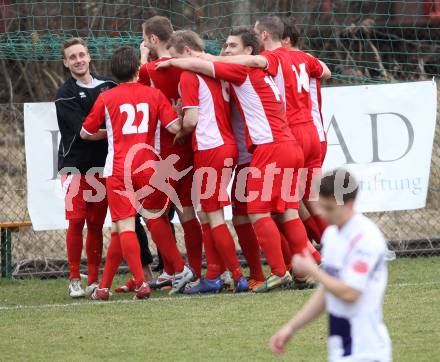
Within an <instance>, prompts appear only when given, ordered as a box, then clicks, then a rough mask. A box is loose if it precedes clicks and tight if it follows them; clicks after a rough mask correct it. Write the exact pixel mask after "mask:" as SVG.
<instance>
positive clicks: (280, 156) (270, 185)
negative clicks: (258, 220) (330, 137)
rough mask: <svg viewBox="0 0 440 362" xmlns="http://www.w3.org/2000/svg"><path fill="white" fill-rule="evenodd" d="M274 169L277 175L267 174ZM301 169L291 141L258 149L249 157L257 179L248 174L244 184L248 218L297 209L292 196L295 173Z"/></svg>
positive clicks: (297, 150) (298, 150)
mask: <svg viewBox="0 0 440 362" xmlns="http://www.w3.org/2000/svg"><path fill="white" fill-rule="evenodd" d="M274 167H276V168H277V169H280V172H279V173H277V172H271V171H270V169H272V170H273V168H274ZM301 167H303V155H302V151H301V148H300V147H299V145H298V144H297V143H296V142H295V141H287V142H281V143H267V144H263V145H258V146H257V147H256V148H255V150H254V153H253V157H252V161H251V163H250V170H251V171H252V170H253V172H257V173H258V171H259V173H260V175H256V174H254V175H252V174H250V173H249V174H248V176H247V182H246V187H247V192H248V195H249V200H248V203H247V212H248V214H257V213H267V212H270V213H283V212H284V211H285V210H286V209H298V207H299V202H298V201H299V200H298V197H295V192H296V183H297V177H298V169H300V168H301ZM265 175H266V177H267V181H266V182H265ZM272 177H273V181H272V182H271V181H270V180H271V178H272Z"/></svg>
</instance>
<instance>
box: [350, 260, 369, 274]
mask: <svg viewBox="0 0 440 362" xmlns="http://www.w3.org/2000/svg"><path fill="white" fill-rule="evenodd" d="M352 269H353V270H354V271H355V272H356V273H359V274H366V273H368V263H367V262H365V261H363V260H357V261H355V262H354V263H353V266H352Z"/></svg>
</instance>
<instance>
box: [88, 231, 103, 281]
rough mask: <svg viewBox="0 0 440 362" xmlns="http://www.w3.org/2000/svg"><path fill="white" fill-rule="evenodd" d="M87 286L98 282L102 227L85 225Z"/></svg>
mask: <svg viewBox="0 0 440 362" xmlns="http://www.w3.org/2000/svg"><path fill="white" fill-rule="evenodd" d="M86 253H87V273H88V285H90V284H92V283H95V282H96V281H97V280H98V273H99V266H100V265H101V259H102V225H97V224H89V223H87V238H86Z"/></svg>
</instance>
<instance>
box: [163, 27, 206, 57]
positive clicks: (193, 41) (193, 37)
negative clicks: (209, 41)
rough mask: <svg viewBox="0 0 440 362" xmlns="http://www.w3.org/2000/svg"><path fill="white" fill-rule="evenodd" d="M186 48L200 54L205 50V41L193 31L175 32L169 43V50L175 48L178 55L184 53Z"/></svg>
mask: <svg viewBox="0 0 440 362" xmlns="http://www.w3.org/2000/svg"><path fill="white" fill-rule="evenodd" d="M185 46H187V47H188V48H190V49H192V50H196V51H199V52H202V51H203V50H204V48H205V46H204V44H203V40H202V39H201V38H200V37H199V36H198V34H197V33H195V32H193V31H192V30H179V31H175V32H174V33H173V35H171V38H170V40H169V41H168V49H169V48H174V49H176V51H177V52H178V53H183V49H184V48H185Z"/></svg>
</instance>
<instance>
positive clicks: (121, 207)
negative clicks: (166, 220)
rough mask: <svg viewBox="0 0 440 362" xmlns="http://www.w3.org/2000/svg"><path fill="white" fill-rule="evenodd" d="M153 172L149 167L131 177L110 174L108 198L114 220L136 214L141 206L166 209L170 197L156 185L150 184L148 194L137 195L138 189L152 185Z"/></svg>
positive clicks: (146, 191) (146, 190)
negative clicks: (156, 187)
mask: <svg viewBox="0 0 440 362" xmlns="http://www.w3.org/2000/svg"><path fill="white" fill-rule="evenodd" d="M150 170H151V171H150ZM153 173H154V171H153V170H152V169H148V170H147V171H145V172H143V173H142V175H140V174H136V176H131V177H130V178H124V176H109V177H108V178H107V198H108V206H109V208H110V215H111V217H112V221H119V220H123V219H127V218H129V217H133V216H136V214H137V213H138V211H139V209H140V208H141V207H143V208H144V209H150V210H152V209H154V210H164V211H166V209H167V206H168V197H167V195H166V194H165V193H163V192H161V191H159V190H157V189H155V188H154V187H152V186H149V188H146V189H145V193H146V194H147V195H145V193H143V195H136V191H139V190H140V189H142V188H143V187H144V186H148V185H150V179H151V177H152V176H153Z"/></svg>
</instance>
